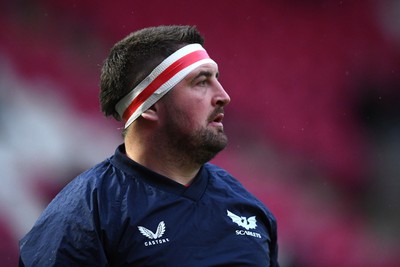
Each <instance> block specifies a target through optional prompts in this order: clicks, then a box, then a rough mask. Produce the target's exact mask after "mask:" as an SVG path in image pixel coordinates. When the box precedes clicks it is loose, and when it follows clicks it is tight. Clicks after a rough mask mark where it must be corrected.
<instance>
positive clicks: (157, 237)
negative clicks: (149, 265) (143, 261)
mask: <svg viewBox="0 0 400 267" xmlns="http://www.w3.org/2000/svg"><path fill="white" fill-rule="evenodd" d="M138 229H139V231H140V233H142V235H144V236H145V237H147V238H149V239H152V240H150V241H146V242H144V245H145V246H146V247H147V246H152V245H158V244H162V243H166V242H169V239H168V238H161V237H162V236H163V235H164V233H165V229H166V227H165V223H164V221H161V222H160V223H159V224H158V226H157V230H156V232H155V233H153V231H151V230H149V229H147V228H146V227H143V226H138Z"/></svg>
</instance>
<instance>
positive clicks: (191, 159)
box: [165, 116, 228, 165]
mask: <svg viewBox="0 0 400 267" xmlns="http://www.w3.org/2000/svg"><path fill="white" fill-rule="evenodd" d="M179 117H180V116H178V119H180V122H181V123H182V122H187V121H188V120H185V119H187V118H179ZM175 118H176V117H175ZM165 130H166V136H167V139H168V144H166V146H167V147H168V148H167V149H168V150H169V151H170V152H171V156H172V155H174V157H175V158H176V159H177V160H179V161H180V162H181V163H182V164H195V165H203V164H204V163H206V162H208V161H210V160H211V159H213V158H214V157H215V156H216V155H217V154H218V153H219V152H220V151H222V150H223V149H224V148H225V147H226V146H227V144H228V137H227V136H226V134H225V132H224V130H223V128H214V129H209V128H206V127H203V128H200V129H198V130H196V131H194V132H192V133H185V132H184V131H182V130H181V129H180V128H179V126H177V124H176V123H170V124H168V125H167V127H166V129H165Z"/></svg>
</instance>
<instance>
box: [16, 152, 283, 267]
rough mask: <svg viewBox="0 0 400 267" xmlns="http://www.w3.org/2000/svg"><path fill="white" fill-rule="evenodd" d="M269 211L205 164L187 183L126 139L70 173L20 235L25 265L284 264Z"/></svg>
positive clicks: (227, 176) (225, 175)
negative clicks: (149, 162) (145, 159)
mask: <svg viewBox="0 0 400 267" xmlns="http://www.w3.org/2000/svg"><path fill="white" fill-rule="evenodd" d="M276 227H277V226H276V221H275V218H274V217H273V215H272V214H271V212H270V211H269V210H268V209H267V208H266V207H265V206H264V205H263V204H262V203H261V202H260V201H259V200H257V199H256V197H254V196H253V195H252V194H250V193H249V192H248V191H247V190H246V189H245V188H244V187H243V186H242V185H241V184H240V183H239V182H238V181H237V180H236V179H235V178H233V177H232V176H231V175H230V174H229V173H228V172H226V171H225V170H223V169H221V168H219V167H217V166H215V165H212V164H210V163H206V164H204V165H203V166H202V168H201V169H200V171H199V173H198V175H197V176H196V177H195V179H194V180H193V182H192V184H191V185H190V186H188V187H187V186H184V185H181V184H179V183H176V182H174V181H173V180H171V179H169V178H167V177H165V176H162V175H160V174H157V173H155V172H153V171H151V170H149V169H147V168H145V167H144V166H142V165H140V164H138V163H136V162H134V161H133V160H131V159H129V158H128V157H127V156H126V154H125V148H124V145H121V146H119V147H118V148H117V149H116V152H115V154H114V155H113V156H112V157H110V158H108V159H106V160H105V161H103V162H102V163H100V164H98V165H96V166H94V167H93V168H91V169H89V170H87V171H86V172H84V173H82V174H81V175H79V176H78V177H76V178H75V179H74V180H72V181H71V182H70V183H69V184H68V185H67V186H66V187H65V188H64V189H63V190H61V192H60V193H59V194H58V195H57V196H56V197H55V198H54V199H53V200H52V202H51V203H50V204H49V205H48V207H47V208H46V209H45V210H44V212H43V213H42V214H41V216H40V217H39V219H38V220H37V222H36V224H35V225H34V227H33V228H32V230H31V231H30V232H29V233H28V234H27V235H26V236H25V237H24V238H23V239H22V240H21V241H20V259H19V260H20V266H171V267H179V266H190V267H196V266H199V267H205V266H263V267H265V266H271V267H272V266H278V262H277V254H278V248H277V229H276Z"/></svg>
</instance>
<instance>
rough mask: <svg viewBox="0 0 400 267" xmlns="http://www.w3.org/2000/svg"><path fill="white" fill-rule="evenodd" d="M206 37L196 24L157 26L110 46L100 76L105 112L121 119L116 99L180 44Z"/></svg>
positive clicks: (101, 100)
mask: <svg viewBox="0 0 400 267" xmlns="http://www.w3.org/2000/svg"><path fill="white" fill-rule="evenodd" d="M193 43H199V44H201V45H203V44H204V38H203V36H201V34H200V33H199V32H198V31H197V29H196V27H195V26H177V25H171V26H158V27H150V28H145V29H142V30H139V31H136V32H132V33H131V34H129V35H128V36H126V37H125V38H124V39H122V40H121V41H119V42H117V43H116V44H115V45H114V46H113V47H112V49H111V51H110V54H109V56H108V57H107V58H106V60H105V61H104V64H103V67H102V70H101V76H100V104H101V110H102V112H103V113H104V115H105V116H111V115H112V116H113V117H114V118H116V119H117V120H121V118H120V116H119V114H118V113H117V112H116V111H115V105H116V104H117V102H118V101H119V100H120V99H122V98H123V97H124V96H125V95H127V94H128V93H129V92H130V91H131V90H132V89H133V88H134V87H135V86H136V85H138V84H139V83H140V82H141V81H142V80H143V79H144V78H145V77H146V76H147V75H149V74H150V72H151V71H152V70H153V69H154V68H155V67H156V66H157V65H158V64H160V63H161V62H162V61H163V60H164V59H165V58H167V57H168V56H169V55H171V54H172V53H174V52H175V51H176V50H178V49H179V48H181V47H183V46H185V45H187V44H193Z"/></svg>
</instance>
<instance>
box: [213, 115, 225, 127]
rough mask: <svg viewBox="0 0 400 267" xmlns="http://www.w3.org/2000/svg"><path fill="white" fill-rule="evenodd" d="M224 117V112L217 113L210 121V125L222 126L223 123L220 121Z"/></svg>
mask: <svg viewBox="0 0 400 267" xmlns="http://www.w3.org/2000/svg"><path fill="white" fill-rule="evenodd" d="M223 119H224V113H218V114H217V115H216V116H215V117H214V119H213V120H212V121H210V125H212V126H220V127H223V126H224V124H223V123H222V121H223Z"/></svg>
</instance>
